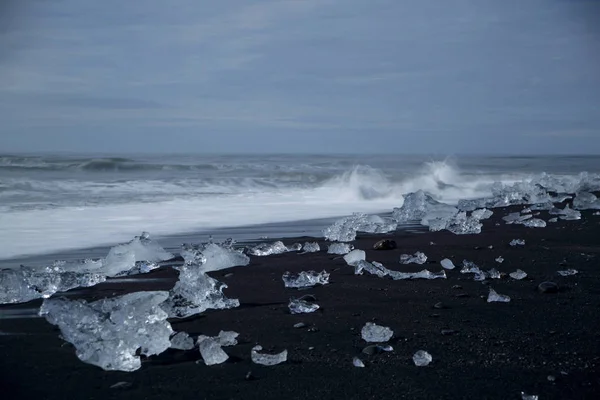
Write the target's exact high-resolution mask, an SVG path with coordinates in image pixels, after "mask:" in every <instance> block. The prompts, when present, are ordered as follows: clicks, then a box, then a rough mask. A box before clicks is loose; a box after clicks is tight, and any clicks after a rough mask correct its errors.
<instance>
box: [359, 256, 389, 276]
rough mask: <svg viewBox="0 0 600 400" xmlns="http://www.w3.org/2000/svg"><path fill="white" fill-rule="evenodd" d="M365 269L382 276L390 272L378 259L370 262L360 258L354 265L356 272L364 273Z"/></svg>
mask: <svg viewBox="0 0 600 400" xmlns="http://www.w3.org/2000/svg"><path fill="white" fill-rule="evenodd" d="M363 271H367V272H368V273H370V274H372V275H377V276H379V277H380V278H383V277H384V276H386V275H387V274H388V273H389V270H388V269H387V268H386V267H384V266H383V264H381V263H378V262H377V261H373V262H372V263H370V262H368V261H365V260H360V261H358V262H357V263H356V264H355V265H354V274H355V275H362V273H363Z"/></svg>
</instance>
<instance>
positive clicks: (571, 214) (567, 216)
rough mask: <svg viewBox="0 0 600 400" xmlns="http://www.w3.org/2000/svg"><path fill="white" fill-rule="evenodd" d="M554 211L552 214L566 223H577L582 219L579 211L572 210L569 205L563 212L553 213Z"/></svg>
mask: <svg viewBox="0 0 600 400" xmlns="http://www.w3.org/2000/svg"><path fill="white" fill-rule="evenodd" d="M553 211H554V210H550V214H554V215H558V216H559V217H560V219H564V220H565V221H576V220H579V219H581V213H580V212H579V211H577V210H572V209H571V208H570V207H569V205H568V204H567V205H566V206H565V208H564V209H563V210H560V209H559V210H557V212H553Z"/></svg>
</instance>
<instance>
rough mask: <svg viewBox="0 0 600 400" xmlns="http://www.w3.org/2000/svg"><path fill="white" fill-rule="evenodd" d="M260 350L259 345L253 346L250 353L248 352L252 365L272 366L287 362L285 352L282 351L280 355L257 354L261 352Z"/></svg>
mask: <svg viewBox="0 0 600 400" xmlns="http://www.w3.org/2000/svg"><path fill="white" fill-rule="evenodd" d="M262 349H263V348H262V346H260V345H257V346H254V347H253V348H252V351H251V352H250V357H251V358H252V362H253V363H255V364H261V365H266V366H272V365H277V364H281V363H282V362H286V361H287V354H288V352H287V350H283V351H282V352H281V353H277V354H264V353H259V351H261V350H262Z"/></svg>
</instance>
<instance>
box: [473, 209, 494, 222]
mask: <svg viewBox="0 0 600 400" xmlns="http://www.w3.org/2000/svg"><path fill="white" fill-rule="evenodd" d="M492 215H494V212H493V211H492V210H488V209H487V208H481V209H479V210H475V211H473V212H472V213H471V217H473V218H475V219H478V220H483V219H488V218H490V217H491V216H492Z"/></svg>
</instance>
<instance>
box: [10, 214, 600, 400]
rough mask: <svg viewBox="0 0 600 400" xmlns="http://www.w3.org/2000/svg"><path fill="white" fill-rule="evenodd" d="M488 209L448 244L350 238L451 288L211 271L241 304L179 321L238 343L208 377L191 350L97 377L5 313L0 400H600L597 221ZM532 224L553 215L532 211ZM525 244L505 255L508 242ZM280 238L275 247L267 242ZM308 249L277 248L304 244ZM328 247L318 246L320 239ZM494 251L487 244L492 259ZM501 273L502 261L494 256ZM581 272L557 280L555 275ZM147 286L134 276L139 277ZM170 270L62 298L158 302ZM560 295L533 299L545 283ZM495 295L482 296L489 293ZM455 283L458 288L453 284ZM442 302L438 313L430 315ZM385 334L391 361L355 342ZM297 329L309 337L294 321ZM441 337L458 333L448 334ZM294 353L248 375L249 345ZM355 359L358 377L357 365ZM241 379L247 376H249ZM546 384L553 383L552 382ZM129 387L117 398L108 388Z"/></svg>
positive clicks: (27, 308)
mask: <svg viewBox="0 0 600 400" xmlns="http://www.w3.org/2000/svg"><path fill="white" fill-rule="evenodd" d="M521 208H522V207H517V208H510V209H495V210H494V212H495V213H494V216H492V218H491V219H490V220H487V221H484V228H483V233H481V234H479V235H461V236H457V235H454V234H452V233H449V232H436V233H424V234H414V233H408V232H400V231H398V232H396V233H390V234H385V235H359V237H358V238H357V240H356V241H354V242H353V244H354V245H355V246H356V248H359V249H363V250H366V252H367V260H369V261H378V262H381V263H383V264H384V265H385V266H386V267H388V268H390V269H395V270H401V271H409V272H410V271H419V270H421V269H423V268H427V269H429V270H431V271H434V272H435V271H440V270H441V269H442V267H441V266H440V264H439V262H440V260H442V259H443V258H450V259H451V260H452V261H453V262H454V264H455V265H457V269H455V270H451V271H447V275H448V279H445V280H432V281H430V280H412V281H393V280H390V279H387V278H378V277H376V276H372V275H365V276H356V275H354V273H353V268H352V267H349V266H347V265H346V263H345V262H344V261H343V260H342V259H341V257H339V256H334V255H329V254H327V253H326V251H325V250H322V251H320V252H318V253H309V254H298V253H287V254H283V255H275V256H268V257H251V263H250V265H248V266H246V267H236V268H231V269H228V270H223V271H218V272H214V273H211V275H212V276H214V277H215V278H217V279H219V280H221V281H223V282H225V283H227V285H228V286H229V288H228V289H226V291H225V293H226V295H227V296H228V297H230V298H239V300H240V302H241V306H240V307H239V308H236V309H231V310H212V311H207V312H205V313H203V314H202V315H199V316H195V317H191V318H188V319H184V320H172V326H173V329H174V330H176V331H186V332H188V333H190V334H192V335H197V334H207V335H216V334H217V333H218V332H219V331H220V330H234V331H236V332H239V333H240V337H239V339H240V343H239V344H238V345H237V346H234V347H227V348H225V351H226V352H227V353H228V354H229V355H230V359H229V360H228V361H227V362H226V363H224V364H222V365H218V366H212V367H207V366H205V365H203V364H202V363H200V364H196V362H195V361H197V360H199V359H201V357H200V355H199V353H198V351H197V349H195V350H192V351H189V352H185V351H175V350H169V351H167V352H166V353H163V354H161V355H160V356H155V357H150V358H148V359H145V360H144V362H143V366H142V368H141V369H140V370H138V371H136V372H133V373H124V372H106V371H103V370H101V369H100V368H98V367H95V366H92V365H88V364H85V363H83V362H81V361H79V360H78V359H77V357H76V356H75V352H74V349H73V347H72V346H71V345H69V344H68V343H65V342H63V341H62V340H61V339H60V338H59V336H58V335H59V331H58V329H57V328H56V327H54V326H52V325H50V324H49V323H47V322H46V321H45V319H43V318H36V317H35V316H34V314H35V310H36V308H37V307H39V304H40V303H41V302H40V301H33V302H30V303H27V304H23V305H12V306H0V316H1V317H0V332H1V334H0V360H1V361H0V387H2V395H1V398H2V399H6V400H9V399H29V398H38V399H117V398H118V399H121V398H122V399H168V398H176V399H188V398H189V399H261V400H264V399H311V398H312V399H329V398H331V399H334V398H335V399H339V398H348V399H371V398H373V399H375V398H377V399H403V398H405V399H518V398H520V392H521V391H524V392H526V393H528V394H537V395H539V396H540V399H544V400H545V399H596V398H598V396H600V216H594V215H592V212H591V211H584V212H583V213H582V214H583V218H582V220H580V221H559V222H557V223H555V224H552V223H549V224H548V227H547V228H526V227H524V226H521V225H506V224H505V223H504V222H501V221H500V225H498V226H497V225H496V223H498V222H499V220H500V218H501V217H502V216H504V215H506V214H507V213H508V212H509V211H514V210H518V209H521ZM541 216H542V218H543V219H545V220H548V219H549V217H548V216H547V214H546V213H545V212H542V215H541ZM381 238H389V239H393V240H395V241H396V242H397V244H398V248H397V249H395V250H385V251H376V250H372V246H373V244H374V243H375V242H376V241H378V240H379V239H381ZM516 238H520V239H524V240H525V241H526V244H525V246H517V247H511V246H509V242H510V241H511V240H512V239H516ZM271 240H275V239H271ZM307 240H310V241H313V239H311V238H296V239H295V240H292V239H285V240H284V242H285V243H286V244H291V243H293V242H294V241H299V242H302V243H304V242H305V241H307ZM319 243H320V244H321V247H322V249H325V248H326V245H325V242H323V241H322V240H319ZM489 246H492V248H489ZM416 251H422V252H424V253H425V254H426V255H427V256H428V261H427V263H426V264H424V265H414V264H411V265H401V264H399V263H398V260H399V258H400V255H401V254H403V253H408V254H412V253H414V252H416ZM498 256H502V257H503V258H504V259H505V261H504V262H503V263H502V264H498V263H497V262H496V261H495V259H496V258H497V257H498ZM463 259H467V260H469V261H473V262H475V263H476V264H478V265H479V266H480V267H482V269H485V270H487V269H490V268H493V267H495V268H497V269H499V270H500V271H502V272H506V273H510V272H513V271H515V270H516V269H517V268H520V269H522V270H524V271H525V272H527V273H528V274H529V277H528V278H527V279H525V280H522V281H515V280H513V279H510V278H505V279H502V280H492V281H491V282H486V283H485V284H484V283H481V282H475V281H473V276H472V275H470V274H469V275H466V274H461V273H460V272H459V270H460V266H461V264H462V260H463ZM567 268H575V269H577V270H578V271H579V274H578V275H575V276H569V277H561V276H559V275H558V274H557V272H556V271H557V270H564V269H567ZM310 269H313V270H317V271H320V270H323V269H325V270H327V271H328V272H330V273H331V277H330V284H329V285H326V286H319V287H315V288H313V289H310V290H302V291H298V290H296V289H286V288H285V287H284V285H283V282H282V280H281V275H282V274H283V273H284V272H285V271H292V272H300V271H302V270H310ZM140 279H141V280H140ZM176 279H177V272H176V271H174V270H172V269H161V270H157V271H153V272H152V273H150V274H146V275H140V276H134V277H131V278H126V279H123V278H119V280H117V281H115V280H109V281H108V282H106V283H103V284H101V285H98V286H96V287H94V288H90V289H76V290H74V291H71V292H69V293H67V295H68V296H71V297H73V298H76V297H81V298H86V299H89V300H94V299H99V298H102V297H107V296H114V295H120V294H124V293H127V292H131V291H138V290H168V289H170V288H171V287H172V286H173V284H174V282H175V281H176ZM547 280H550V281H553V282H556V283H557V284H558V285H559V287H560V291H559V292H558V293H554V294H542V293H539V292H538V291H537V290H536V287H537V285H538V284H539V283H540V282H542V281H547ZM487 283H489V285H488V284H487ZM457 285H458V286H460V288H459V287H457ZM490 286H491V287H493V288H494V289H495V290H496V291H497V292H498V293H501V294H506V295H509V296H510V297H511V298H512V301H511V302H510V303H487V302H486V298H487V294H488V292H489V288H490ZM304 294H313V295H315V296H316V298H317V301H316V302H317V303H318V304H319V305H320V306H321V309H320V310H318V311H317V312H315V313H313V314H304V315H290V314H289V312H288V309H287V303H288V300H289V298H290V297H292V296H296V297H297V296H302V295H304ZM439 302H441V303H442V306H443V307H442V308H435V307H434V305H435V304H437V303H439ZM369 321H372V322H376V323H377V324H380V325H384V326H388V327H390V328H391V329H393V330H394V337H393V338H392V340H390V344H391V345H392V346H393V347H394V351H393V352H390V353H383V354H377V355H371V356H369V355H364V354H361V350H362V349H363V348H364V347H365V346H366V345H367V344H366V343H365V342H364V341H363V340H362V339H361V337H360V330H361V328H362V327H363V326H364V324H365V323H366V322H369ZM298 322H304V323H305V324H306V325H307V326H306V327H304V328H294V327H293V326H294V324H296V323H298ZM442 330H453V331H455V332H454V333H452V334H449V335H443V334H442V333H441V332H442ZM255 344H260V345H262V346H263V347H264V348H265V349H266V350H272V351H280V350H282V349H288V352H289V355H288V361H287V362H286V363H284V364H280V365H277V366H273V367H264V366H259V365H255V364H252V362H251V361H250V349H251V348H252V347H253V346H254V345H255ZM421 349H422V350H426V351H428V352H429V353H431V355H432V356H433V362H432V363H431V364H430V365H429V366H427V367H416V366H415V365H414V363H413V362H412V355H413V354H414V353H415V352H416V351H417V350H421ZM354 356H360V358H361V359H362V360H363V361H364V363H365V364H366V367H365V368H356V367H353V365H352V358H353V357H354ZM249 372H250V376H251V379H246V377H247V375H248V373H249ZM549 377H550V379H549ZM122 381H125V382H129V383H131V386H130V387H128V388H124V389H111V388H110V387H111V386H112V385H114V384H115V383H117V382H122Z"/></svg>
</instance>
